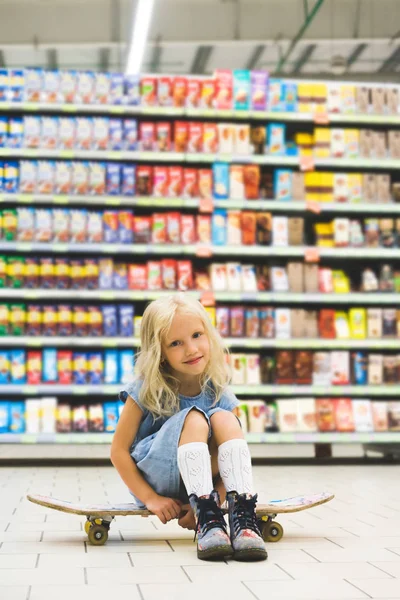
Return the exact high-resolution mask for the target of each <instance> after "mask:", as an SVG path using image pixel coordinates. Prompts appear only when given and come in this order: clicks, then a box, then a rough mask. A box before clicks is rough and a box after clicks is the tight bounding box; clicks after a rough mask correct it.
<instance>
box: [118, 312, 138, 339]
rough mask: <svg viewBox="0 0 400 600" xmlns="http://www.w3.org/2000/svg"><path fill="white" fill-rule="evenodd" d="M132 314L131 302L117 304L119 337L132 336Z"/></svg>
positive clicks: (133, 313) (133, 314)
mask: <svg viewBox="0 0 400 600" xmlns="http://www.w3.org/2000/svg"><path fill="white" fill-rule="evenodd" d="M134 316H135V309H134V306H133V304H120V305H119V306H118V317H119V319H118V321H119V335H120V336H121V337H133V319H134Z"/></svg>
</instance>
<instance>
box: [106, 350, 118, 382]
mask: <svg viewBox="0 0 400 600" xmlns="http://www.w3.org/2000/svg"><path fill="white" fill-rule="evenodd" d="M118 381H119V377H118V350H106V351H105V352H104V383H106V384H111V385H112V384H116V383H118Z"/></svg>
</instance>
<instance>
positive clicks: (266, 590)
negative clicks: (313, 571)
mask: <svg viewBox="0 0 400 600" xmlns="http://www.w3.org/2000/svg"><path fill="white" fill-rule="evenodd" d="M385 583H386V582H385ZM245 584H246V586H247V587H248V588H249V590H251V591H252V592H253V594H254V595H255V596H256V598H257V599H258V600H293V599H294V598H295V599H296V600H339V599H340V600H354V599H356V598H368V596H367V595H366V594H364V593H363V592H361V591H359V590H358V589H357V588H355V587H354V586H352V585H351V584H350V583H347V581H341V580H335V582H334V585H333V584H332V583H331V582H329V584H328V582H327V581H326V580H324V579H319V580H317V581H267V580H266V581H256V582H251V581H248V582H245Z"/></svg>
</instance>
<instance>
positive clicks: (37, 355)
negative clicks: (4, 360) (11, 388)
mask: <svg viewBox="0 0 400 600" xmlns="http://www.w3.org/2000/svg"><path fill="white" fill-rule="evenodd" d="M26 373H27V383H28V384H29V385H37V384H39V383H40V382H41V381H42V353H41V351H40V350H30V351H29V352H28V353H27V359H26Z"/></svg>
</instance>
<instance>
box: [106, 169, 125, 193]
mask: <svg viewBox="0 0 400 600" xmlns="http://www.w3.org/2000/svg"><path fill="white" fill-rule="evenodd" d="M120 193H121V165H120V164H118V163H107V165H106V194H108V195H109V196H119V195H120Z"/></svg>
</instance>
